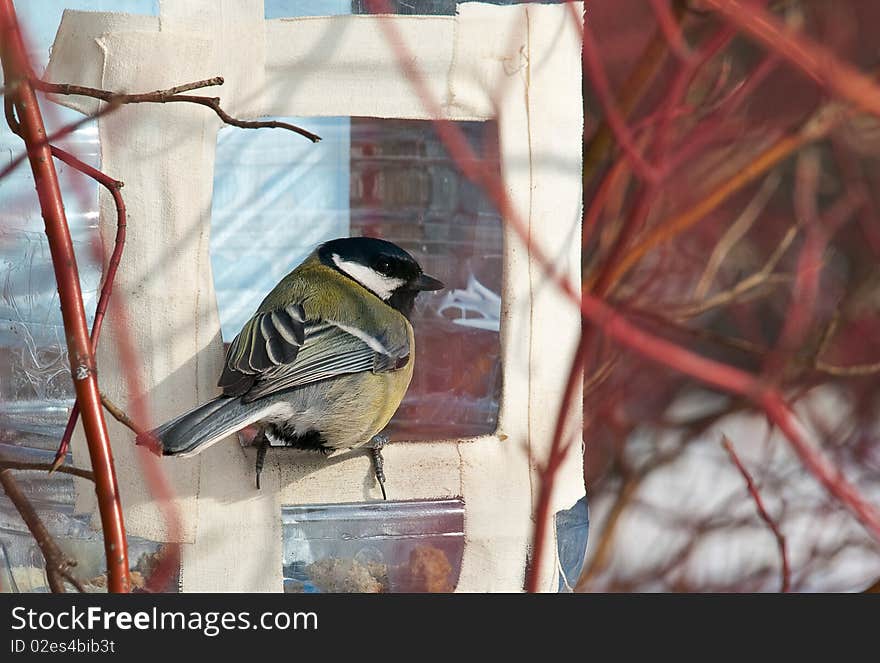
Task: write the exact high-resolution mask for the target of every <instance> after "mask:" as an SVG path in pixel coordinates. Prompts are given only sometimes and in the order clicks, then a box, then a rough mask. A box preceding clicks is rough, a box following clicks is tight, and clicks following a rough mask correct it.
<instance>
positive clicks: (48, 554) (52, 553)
mask: <svg viewBox="0 0 880 663" xmlns="http://www.w3.org/2000/svg"><path fill="white" fill-rule="evenodd" d="M0 484H2V485H3V490H4V491H5V492H6V495H7V496H8V497H9V500H10V501H11V502H12V504H13V505H14V506H15V508H16V510H17V511H18V513H19V515H20V516H21V519H22V520H23V521H24V523H25V525H27V528H28V530H30V533H31V535H33V537H34V540H35V541H36V542H37V545H38V546H39V548H40V552H41V553H43V559H44V560H45V561H46V578H47V579H48V581H49V589H51V590H52V591H53V592H55V593H56V594H64V593H65V589H64V581H65V580H67V582H69V583H70V584H71V585H73V586H74V587H76V588H77V589H78V590H79V591H80V592H85V591H86V590H85V588H84V587H83V586H82V583H81V582H80V581H79V580H77V579H76V578H75V577H74V576H73V574H71V572H70V569H71V568H72V567H74V566H76V560H73V559H70V558H69V557H68V556H67V555H65V554H64V552H63V551H62V550H61V548H59V547H58V544H57V543H56V542H55V539H53V538H52V535H51V534H50V533H49V530H48V529H46V526H45V525H44V524H43V521H42V520H41V519H40V516H39V515H37V512H36V510H35V509H34V507H33V505H32V504H31V502H30V500H28V498H27V496H26V495H25V494H24V493H23V492H22V490H21V488H19V486H18V482H16V480H15V478H14V477H13V476H12V470H10V469H6V468H4V469H0Z"/></svg>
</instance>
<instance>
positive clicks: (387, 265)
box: [376, 258, 391, 274]
mask: <svg viewBox="0 0 880 663" xmlns="http://www.w3.org/2000/svg"><path fill="white" fill-rule="evenodd" d="M376 271H377V272H379V273H380V274H388V273H389V272H390V271H391V261H390V260H388V259H387V258H380V259H379V260H378V261H377V262H376Z"/></svg>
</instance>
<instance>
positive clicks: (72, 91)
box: [33, 76, 321, 143]
mask: <svg viewBox="0 0 880 663" xmlns="http://www.w3.org/2000/svg"><path fill="white" fill-rule="evenodd" d="M222 84H223V77H222V76H215V77H214V78H207V79H205V80H202V81H196V82H194V83H185V84H183V85H178V86H176V87H172V88H168V89H167V90H154V91H153V92H141V93H137V94H127V93H120V92H111V91H110V90H101V89H98V88H92V87H84V86H82V85H69V84H67V83H48V82H46V81H41V80H34V81H33V85H34V87H36V88H37V89H38V90H40V91H41V92H47V93H49V94H62V95H77V96H81V97H91V98H93V99H100V100H101V101H106V102H107V103H109V104H113V105H114V106H124V105H127V104H167V103H175V102H178V103H189V104H197V105H199V106H205V107H206V108H210V109H211V110H213V111H214V112H215V113H216V114H217V117H219V118H220V119H221V120H223V122H225V123H226V124H229V125H232V126H234V127H240V128H242V129H287V130H288V131H292V132H294V133H297V134H299V135H300V136H303V137H304V138H308V139H309V140H310V141H312V142H313V143H317V142H318V141H319V140H321V137H320V136H318V135H317V134H313V133H312V132H311V131H307V130H306V129H303V128H302V127H298V126H296V125H295V124H290V123H289V122H280V121H278V120H239V119H237V118H235V117H232V116H231V115H230V114H229V113H227V112H226V111H224V110H223V108H221V106H220V98H219V97H200V96H192V95H186V94H180V93H181V92H187V91H190V90H195V89H198V88H204V87H210V86H213V85H222Z"/></svg>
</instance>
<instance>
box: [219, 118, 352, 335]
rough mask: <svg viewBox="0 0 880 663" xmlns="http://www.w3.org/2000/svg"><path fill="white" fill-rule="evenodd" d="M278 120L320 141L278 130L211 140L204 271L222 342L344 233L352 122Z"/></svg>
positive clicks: (230, 130)
mask: <svg viewBox="0 0 880 663" xmlns="http://www.w3.org/2000/svg"><path fill="white" fill-rule="evenodd" d="M279 119H284V120H285V121H287V122H293V123H294V124H297V125H299V126H302V127H304V128H306V129H308V130H309V131H313V132H314V133H316V134H318V135H319V136H321V142H319V143H315V144H312V143H310V142H309V141H307V140H304V139H303V138H301V137H300V136H296V135H294V134H292V133H290V132H287V131H284V130H281V129H256V130H254V129H237V128H235V127H226V128H224V129H222V130H221V131H220V133H219V134H218V136H217V157H216V160H215V167H214V196H213V200H212V204H211V268H212V270H213V273H214V286H215V290H216V293H217V306H218V308H219V311H220V327H221V330H222V333H223V338H224V340H225V341H227V342H229V341H231V340H232V339H233V338H235V335H236V334H237V333H238V332H239V330H240V329H241V328H242V326H243V325H244V323H245V322H247V320H248V318H250V316H251V315H253V313H254V311H255V310H256V308H257V306H258V305H259V303H260V301H262V299H263V297H265V296H266V295H267V294H268V293H269V291H270V290H271V289H272V288H273V287H275V284H276V283H278V281H280V280H281V279H282V278H283V277H284V275H285V274H287V273H288V272H290V271H291V270H292V269H293V268H294V267H296V266H297V265H298V264H299V263H300V262H301V261H302V260H303V258H305V257H306V255H308V253H309V252H310V251H311V250H312V249H314V247H315V246H316V245H317V244H320V243H321V242H324V241H326V240H328V239H333V238H335V237H344V236H347V235H348V234H349V205H348V200H349V153H350V151H351V148H350V125H351V121H350V120H349V118H347V117H341V118H279Z"/></svg>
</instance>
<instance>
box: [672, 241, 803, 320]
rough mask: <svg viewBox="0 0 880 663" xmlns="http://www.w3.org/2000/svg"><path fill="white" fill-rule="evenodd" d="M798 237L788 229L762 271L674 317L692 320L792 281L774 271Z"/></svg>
mask: <svg viewBox="0 0 880 663" xmlns="http://www.w3.org/2000/svg"><path fill="white" fill-rule="evenodd" d="M796 235H797V228H796V227H794V226H792V227H791V228H789V229H788V232H786V233H785V235H784V236H783V238H782V241H780V242H779V244H778V245H777V246H776V249H775V250H774V251H773V253H772V254H771V255H770V257H769V258H768V259H767V262H766V263H765V264H764V266H763V267H762V268H761V269H760V270H758V271H757V272H755V273H754V274H751V275H750V276H748V277H746V278H744V279H743V280H742V281H740V282H738V283H737V284H736V285H735V286H733V287H732V288H730V289H728V290H724V291H722V292H719V293H716V294H715V295H713V296H712V297H709V298H708V299H705V300H703V301H701V302H697V303H695V304H691V305H688V306H683V307H681V308H678V309H676V310H675V311H674V312H673V317H676V318H692V317H694V316H697V315H700V314H702V313H705V312H706V311H709V310H711V309H713V308H717V307H719V306H725V305H727V304H729V303H731V302H733V301H737V300H739V299H740V298H742V297H743V296H744V295H746V294H748V293H749V292H751V291H753V290H755V289H756V288H758V287H760V286H765V285H773V284H776V283H786V282H788V281H790V280H791V276H789V275H787V274H774V273H773V270H774V269H776V265H778V264H779V261H780V260H781V259H782V256H784V255H785V252H786V251H787V250H788V247H789V246H791V243H792V241H793V240H794V238H795V236H796Z"/></svg>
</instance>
